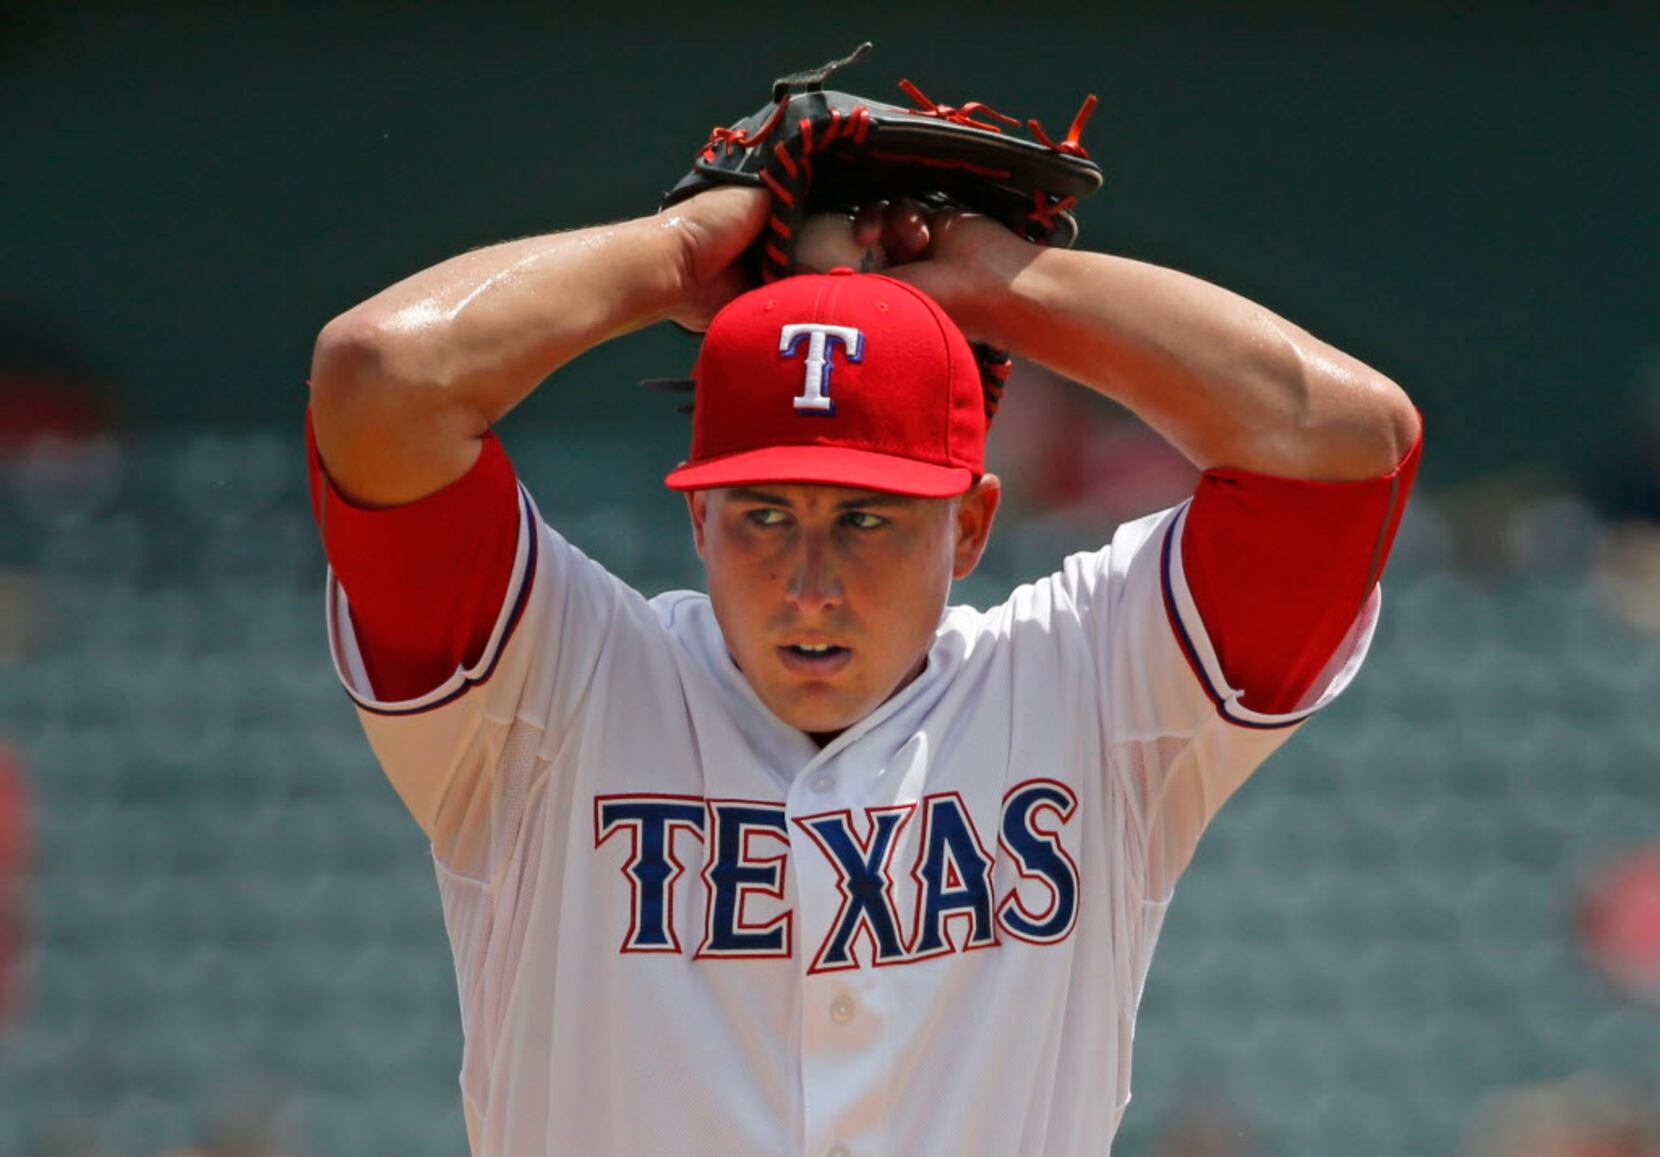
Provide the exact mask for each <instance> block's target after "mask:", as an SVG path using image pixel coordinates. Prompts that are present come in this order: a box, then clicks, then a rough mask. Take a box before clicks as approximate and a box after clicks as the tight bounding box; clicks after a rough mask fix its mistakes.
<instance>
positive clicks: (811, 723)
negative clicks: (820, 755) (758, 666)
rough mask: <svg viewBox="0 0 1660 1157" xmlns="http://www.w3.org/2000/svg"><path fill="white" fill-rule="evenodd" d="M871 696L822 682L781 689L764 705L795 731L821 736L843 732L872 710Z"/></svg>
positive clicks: (873, 705) (873, 706)
mask: <svg viewBox="0 0 1660 1157" xmlns="http://www.w3.org/2000/svg"><path fill="white" fill-rule="evenodd" d="M869 698H870V697H869V696H867V695H860V694H857V693H854V692H851V691H849V690H848V689H845V688H838V687H832V686H830V685H828V684H825V683H808V684H805V685H800V684H798V685H796V686H793V687H789V688H780V689H779V693H778V694H777V695H776V696H775V697H774V699H775V701H774V702H772V703H769V704H768V705H767V706H769V707H770V708H772V713H773V714H774V715H776V716H778V717H779V718H780V719H782V720H783V721H784V722H785V723H788V724H789V725H790V726H791V727H794V728H795V729H796V730H798V731H806V732H809V733H810V734H814V735H820V734H829V733H835V732H839V731H845V730H846V729H847V728H849V727H851V726H853V725H854V724H855V723H857V722H858V721H859V720H861V719H863V718H864V717H865V716H866V715H869V714H870V712H871V711H872V710H873V709H874V708H875V706H876V703H875V702H866V700H867V699H869Z"/></svg>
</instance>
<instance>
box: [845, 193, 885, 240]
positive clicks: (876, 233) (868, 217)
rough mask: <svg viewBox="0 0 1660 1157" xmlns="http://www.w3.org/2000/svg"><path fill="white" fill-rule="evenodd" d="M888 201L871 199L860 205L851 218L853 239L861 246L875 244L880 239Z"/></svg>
mask: <svg viewBox="0 0 1660 1157" xmlns="http://www.w3.org/2000/svg"><path fill="white" fill-rule="evenodd" d="M887 216H888V203H887V202H886V201H872V202H870V203H869V204H868V205H862V206H860V208H859V212H858V213H857V214H856V215H855V216H854V218H853V240H854V241H856V242H857V243H858V244H859V246H860V247H861V248H868V247H869V246H872V245H875V244H877V243H878V242H879V241H881V240H882V231H883V229H884V227H885V225H886V223H887Z"/></svg>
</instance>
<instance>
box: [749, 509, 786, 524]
mask: <svg viewBox="0 0 1660 1157" xmlns="http://www.w3.org/2000/svg"><path fill="white" fill-rule="evenodd" d="M744 517H745V518H747V519H749V521H751V522H753V523H754V524H755V525H756V526H783V525H784V524H785V523H786V522H788V521H789V520H790V515H789V511H787V510H780V509H779V508H778V507H776V506H762V507H758V508H757V509H755V510H751V511H749V512H748V513H747V514H746V515H744Z"/></svg>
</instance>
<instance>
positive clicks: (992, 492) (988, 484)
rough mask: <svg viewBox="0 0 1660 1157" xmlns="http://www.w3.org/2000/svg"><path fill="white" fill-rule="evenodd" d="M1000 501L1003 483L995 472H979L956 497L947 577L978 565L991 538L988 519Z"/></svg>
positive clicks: (963, 573) (971, 570)
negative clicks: (971, 484) (954, 531)
mask: <svg viewBox="0 0 1660 1157" xmlns="http://www.w3.org/2000/svg"><path fill="white" fill-rule="evenodd" d="M1002 501H1003V483H1002V482H1001V481H1000V480H999V479H998V477H997V475H995V474H985V475H982V476H981V478H980V481H978V482H976V483H975V484H974V485H973V487H971V488H970V489H969V491H968V493H967V494H964V495H963V496H962V497H961V498H959V499H957V513H956V532H957V542H956V547H955V548H954V550H953V554H952V559H951V577H952V578H955V579H965V578H967V577H968V576H969V575H971V574H973V573H974V568H975V567H977V566H979V565H980V556H981V555H983V554H984V553H985V551H986V543H987V542H988V541H989V540H990V538H991V524H992V520H993V519H995V518H996V517H997V506H998V504H999V503H1000V502H1002Z"/></svg>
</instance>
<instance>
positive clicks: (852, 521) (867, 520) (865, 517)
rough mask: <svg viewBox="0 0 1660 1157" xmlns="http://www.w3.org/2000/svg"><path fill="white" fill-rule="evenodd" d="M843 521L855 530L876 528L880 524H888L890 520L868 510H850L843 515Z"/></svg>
mask: <svg viewBox="0 0 1660 1157" xmlns="http://www.w3.org/2000/svg"><path fill="white" fill-rule="evenodd" d="M842 521H843V522H845V523H846V524H847V525H848V526H851V527H852V528H853V529H854V530H875V529H876V528H877V527H878V526H886V525H887V521H888V520H887V519H885V518H883V517H882V516H881V515H880V514H872V513H871V512H870V511H868V510H849V511H848V512H847V513H846V514H844V515H842Z"/></svg>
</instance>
